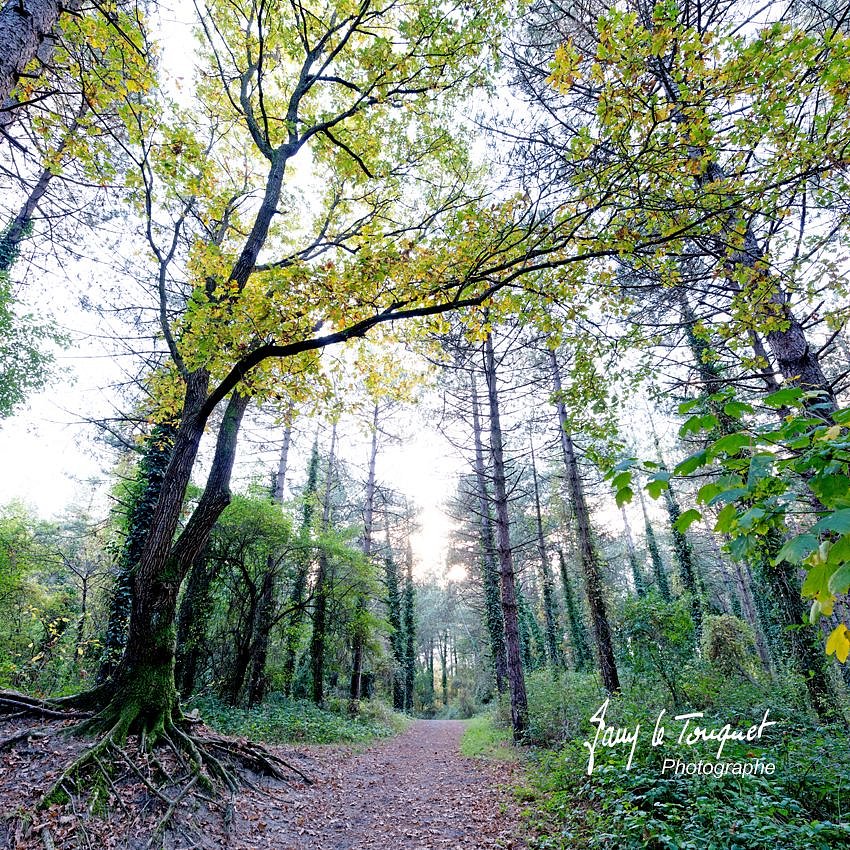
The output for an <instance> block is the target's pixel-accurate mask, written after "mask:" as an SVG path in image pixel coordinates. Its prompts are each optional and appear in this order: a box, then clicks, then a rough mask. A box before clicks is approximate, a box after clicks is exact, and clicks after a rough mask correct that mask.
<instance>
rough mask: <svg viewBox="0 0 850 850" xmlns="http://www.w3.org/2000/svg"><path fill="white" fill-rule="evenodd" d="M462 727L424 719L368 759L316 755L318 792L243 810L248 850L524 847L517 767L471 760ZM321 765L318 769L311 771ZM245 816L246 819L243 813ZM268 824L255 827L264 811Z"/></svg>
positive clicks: (279, 795) (240, 830)
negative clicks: (464, 751)
mask: <svg viewBox="0 0 850 850" xmlns="http://www.w3.org/2000/svg"><path fill="white" fill-rule="evenodd" d="M464 728H465V724H464V723H463V722H461V721H457V720H417V721H416V722H414V723H413V724H412V725H411V726H410V728H409V729H408V730H407V731H406V732H404V733H403V734H401V735H398V736H397V737H395V738H391V739H389V740H385V741H382V742H380V743H378V744H375V745H373V746H370V747H369V748H367V749H365V750H363V751H362V752H359V753H358V752H354V753H352V752H348V753H342V754H341V753H340V752H339V751H334V750H331V749H328V750H324V751H322V750H314V751H312V752H311V753H307V754H305V755H308V757H309V758H308V760H302V761H301V762H300V763H301V764H302V766H306V768H307V770H308V772H309V773H310V774H311V775H312V776H314V777H315V780H316V781H315V783H314V784H313V785H312V786H310V787H309V788H304V787H300V788H287V787H278V788H276V789H274V790H272V791H270V792H269V793H268V796H267V797H266V798H265V799H267V801H268V803H267V805H264V806H262V805H260V802H261V801H260V800H258V799H257V796H256V794H250V795H245V796H244V797H243V798H242V799H241V800H240V803H241V804H242V805H237V817H236V818H235V819H234V826H233V833H234V834H233V836H232V843H233V846H234V847H235V848H239V850H242V848H244V850H253V848H265V847H269V848H276V850H296V848H297V850H426V848H427V850H431V849H432V848H435V849H436V848H447V849H449V848H450V850H479V848H480V850H484V848H494V847H499V848H519V847H521V846H522V844H521V843H520V842H519V840H518V838H517V837H516V836H517V822H516V813H515V811H514V806H513V804H512V801H511V798H510V794H509V790H508V786H509V785H510V784H511V782H512V781H515V780H516V779H517V778H518V777H517V776H516V773H517V770H518V768H517V766H516V765H514V764H510V763H505V762H490V761H486V760H483V759H478V758H475V759H470V758H464V757H463V756H462V755H461V754H460V749H459V741H460V737H461V735H462V734H463V730H464ZM310 761H312V764H310ZM243 805H244V806H245V811H241V809H242V806H243ZM258 811H261V812H262V818H261V819H260V820H255V819H254V818H255V817H256V815H257V812H258Z"/></svg>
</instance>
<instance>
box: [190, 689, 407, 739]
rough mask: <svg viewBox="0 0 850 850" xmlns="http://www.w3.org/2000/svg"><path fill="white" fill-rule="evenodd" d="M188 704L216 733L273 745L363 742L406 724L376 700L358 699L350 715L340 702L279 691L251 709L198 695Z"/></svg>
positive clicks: (401, 728)
mask: <svg viewBox="0 0 850 850" xmlns="http://www.w3.org/2000/svg"><path fill="white" fill-rule="evenodd" d="M189 707H190V708H197V709H198V712H199V714H200V716H201V718H202V719H203V720H204V722H205V723H207V724H208V725H209V726H211V727H212V728H213V729H216V730H217V731H219V732H222V733H224V734H226V735H237V736H244V737H246V738H249V739H251V740H257V741H265V742H267V743H272V744H286V743H295V742H298V743H307V744H335V743H347V744H362V743H368V742H369V741H372V740H374V739H375V738H388V737H390V736H392V735H396V734H398V733H399V732H401V731H403V730H404V729H405V727H406V726H407V723H408V720H407V718H405V717H404V716H402V715H399V714H397V713H395V712H393V711H392V710H391V709H389V708H388V707H387V706H385V705H384V704H383V703H381V702H379V701H377V700H364V701H362V702H361V703H360V709H359V711H358V713H357V714H356V715H353V716H352V715H350V714H349V713H348V711H347V706H346V703H344V702H342V701H340V702H339V703H337V702H329V704H328V706H327V708H318V707H317V706H316V705H314V704H313V703H311V702H307V701H304V700H293V699H287V698H286V697H284V696H283V695H281V694H271V695H270V696H269V697H268V699H266V701H265V702H263V703H262V704H261V705H258V706H255V707H254V708H250V709H245V708H233V707H231V706H227V705H225V704H224V703H222V702H221V701H219V700H218V699H216V698H215V697H209V696H205V697H198V698H196V699H195V700H193V701H192V704H191V705H190V706H189Z"/></svg>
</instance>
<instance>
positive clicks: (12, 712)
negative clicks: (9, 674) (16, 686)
mask: <svg viewBox="0 0 850 850" xmlns="http://www.w3.org/2000/svg"><path fill="white" fill-rule="evenodd" d="M66 705H68V707H67V708H63V707H57V703H56V702H55V701H53V700H44V699H36V698H34V697H29V696H27V695H26V694H19V693H17V692H16V691H0V715H5V716H6V717H25V716H27V715H32V716H35V717H47V718H50V719H51V720H73V719H74V718H82V717H87V716H88V712H85V711H78V710H75V708H74V707H73V705H70V704H66Z"/></svg>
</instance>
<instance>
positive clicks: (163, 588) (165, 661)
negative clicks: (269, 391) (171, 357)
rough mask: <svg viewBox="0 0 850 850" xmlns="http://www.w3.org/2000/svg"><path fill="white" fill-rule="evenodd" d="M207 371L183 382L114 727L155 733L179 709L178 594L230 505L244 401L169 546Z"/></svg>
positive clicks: (227, 416) (137, 580) (198, 428)
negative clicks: (195, 502)
mask: <svg viewBox="0 0 850 850" xmlns="http://www.w3.org/2000/svg"><path fill="white" fill-rule="evenodd" d="M207 386H208V376H207V374H206V373H204V372H196V373H194V374H192V375H191V376H190V377H189V380H188V382H187V387H186V401H185V404H184V414H183V418H182V420H181V423H180V426H179V428H178V429H177V434H176V437H175V441H174V450H173V452H172V454H171V459H170V462H169V464H168V468H167V470H166V473H165V476H164V479H163V487H162V491H161V493H160V497H159V501H158V502H157V506H156V509H155V511H154V516H153V520H152V522H151V531H150V534H149V536H148V541H147V544H146V546H145V550H144V553H143V555H142V559H141V563H140V564H139V567H138V569H137V571H136V574H135V576H134V582H133V605H132V610H131V612H130V627H129V634H128V639H127V646H126V648H125V650H124V656H123V658H122V659H121V663H120V665H119V667H118V669H117V670H116V672H115V674H114V676H113V679H112V681H113V685H114V688H115V697H114V699H113V703H112V706H111V707H110V709H109V710H108V711H107V714H111V715H112V717H111V718H110V719H112V720H114V723H115V726H116V732H118V733H120V734H126V733H127V731H129V730H130V729H132V728H140V729H141V730H146V731H147V732H148V733H150V735H151V737H153V738H156V737H158V735H159V734H160V733H161V732H162V729H163V726H164V724H165V723H167V722H168V721H169V720H170V719H171V718H172V717H173V716H174V715H175V714H176V712H177V707H178V700H177V690H176V687H175V682H174V660H175V659H174V654H175V651H174V643H175V622H176V614H177V594H178V592H179V589H180V584H181V582H182V581H183V578H184V576H185V575H186V573H187V571H188V569H189V567H190V566H191V564H192V562H193V561H194V559H195V558H196V557H197V556H198V554H199V553H200V551H201V550H202V549H203V548H204V547H205V546H206V543H207V540H208V539H209V535H210V532H211V531H212V528H213V526H214V525H215V522H216V520H217V519H218V517H219V516H220V515H221V512H222V511H223V510H224V509H225V507H227V505H228V503H229V502H230V487H229V484H230V474H231V472H232V469H233V462H234V459H235V456H236V443H237V436H238V432H239V426H240V424H241V420H242V416H243V414H244V412H245V409H246V407H247V406H248V401H249V399H248V398H247V397H246V396H241V395H239V394H238V393H236V392H234V393H233V394H232V395H231V397H230V400H229V402H228V405H227V409H226V410H225V413H224V417H223V420H222V424H221V427H220V429H219V433H218V439H217V442H216V450H215V455H214V457H213V462H212V466H211V468H210V473H209V476H208V478H207V485H206V488H205V489H204V493H203V495H202V496H201V499H200V501H199V502H198V505H197V507H196V508H195V510H194V512H193V513H192V516H191V517H190V519H189V521H188V522H187V523H186V526H185V528H184V529H183V531H182V533H181V534H180V536H179V537H178V539H177V541H176V542H175V543H173V544H172V542H171V541H172V539H173V536H174V532H175V529H176V526H177V521H178V519H179V516H180V512H181V509H182V506H183V498H184V495H185V492H186V486H187V484H188V483H189V477H190V475H191V472H192V467H193V465H194V461H195V457H196V456H197V452H198V446H199V444H200V440H201V436H202V434H203V421H202V419H201V417H200V416H199V410H200V407H201V405H202V404H203V402H204V400H205V399H206V390H207Z"/></svg>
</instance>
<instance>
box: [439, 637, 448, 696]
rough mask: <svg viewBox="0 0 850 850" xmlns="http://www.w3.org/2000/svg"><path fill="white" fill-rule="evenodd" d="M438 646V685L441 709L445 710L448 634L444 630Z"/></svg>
mask: <svg viewBox="0 0 850 850" xmlns="http://www.w3.org/2000/svg"><path fill="white" fill-rule="evenodd" d="M438 646H439V651H440V685H441V686H442V691H443V708H445V707H446V706H447V705H448V704H449V671H448V659H449V633H448V632H447V631H446V630H445V629H443V634H442V635H441V637H440V640H439V643H438Z"/></svg>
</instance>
